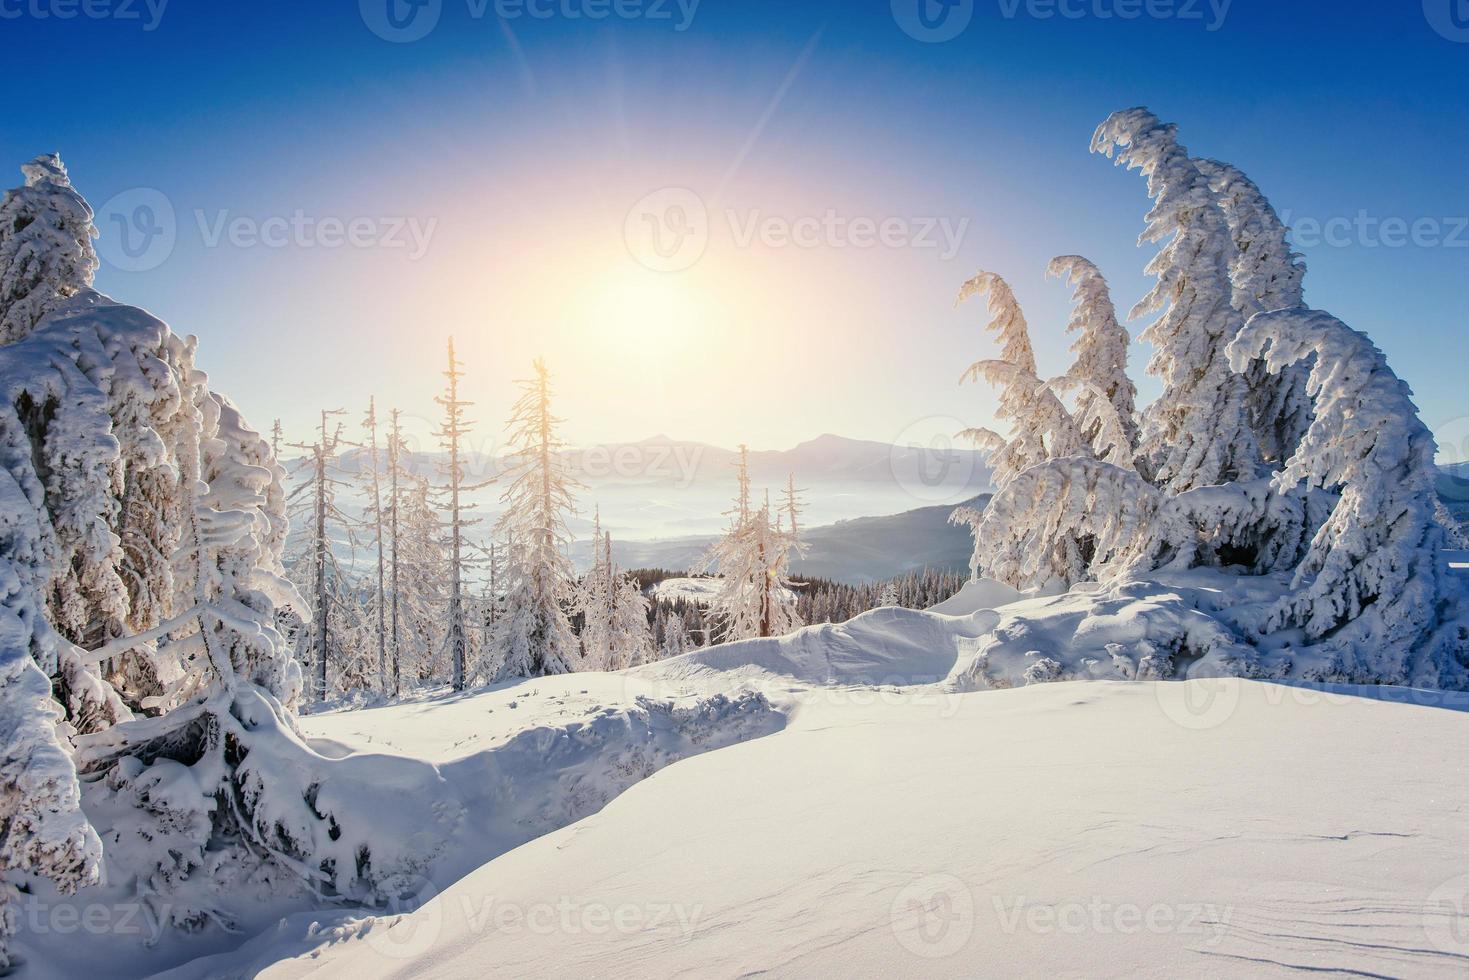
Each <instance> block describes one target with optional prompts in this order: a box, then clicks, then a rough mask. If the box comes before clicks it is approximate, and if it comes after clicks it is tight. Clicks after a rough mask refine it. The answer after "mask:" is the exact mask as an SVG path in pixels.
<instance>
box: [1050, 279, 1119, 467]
mask: <svg viewBox="0 0 1469 980" xmlns="http://www.w3.org/2000/svg"><path fill="white" fill-rule="evenodd" d="M1046 271H1047V274H1048V275H1050V276H1056V277H1062V278H1065V279H1066V280H1067V281H1068V282H1070V283H1071V285H1073V286H1074V287H1076V291H1075V295H1074V296H1073V297H1072V301H1073V302H1074V303H1075V307H1074V309H1073V310H1072V314H1071V322H1070V323H1068V324H1067V326H1066V330H1067V332H1069V333H1075V334H1076V335H1077V337H1076V341H1075V342H1074V343H1073V344H1072V345H1071V351H1072V353H1073V354H1075V355H1076V360H1075V362H1073V363H1072V365H1071V368H1070V369H1069V370H1068V371H1067V372H1066V379H1068V380H1072V381H1075V382H1078V383H1079V386H1080V389H1081V390H1080V391H1079V393H1078V395H1077V399H1076V411H1075V413H1074V414H1075V418H1076V424H1077V426H1078V427H1079V428H1080V429H1081V435H1082V438H1083V439H1084V440H1086V443H1087V445H1088V446H1090V447H1091V455H1093V456H1095V457H1097V458H1098V459H1102V460H1106V461H1107V462H1110V463H1116V464H1117V465H1118V466H1123V467H1127V468H1131V467H1132V465H1133V460H1132V457H1133V454H1134V452H1135V451H1136V449H1137V437H1138V425H1137V404H1136V403H1137V386H1136V385H1134V384H1133V383H1132V379H1131V378H1130V377H1128V375H1127V348H1128V345H1129V344H1130V343H1131V338H1130V337H1128V335H1127V330H1126V329H1125V328H1124V327H1123V326H1122V324H1120V323H1118V322H1117V310H1116V308H1115V307H1114V306H1113V305H1112V295H1111V293H1110V292H1109V291H1108V289H1107V280H1106V279H1105V278H1104V277H1103V276H1102V273H1101V270H1100V269H1098V268H1097V267H1096V265H1095V264H1093V263H1092V262H1091V260H1089V259H1085V258H1083V257H1082V256H1080V255H1061V256H1057V257H1056V258H1054V259H1052V260H1051V264H1050V266H1049V267H1048V268H1047V270H1046ZM1104 401H1105V402H1106V405H1105V406H1104V405H1103V404H1102V402H1104ZM1109 409H1110V410H1109ZM1113 426H1116V427H1120V433H1115V434H1114V433H1111V432H1110V431H1109V430H1110V428H1111V427H1113ZM1119 435H1120V437H1121V438H1120V439H1119V438H1118V436H1119Z"/></svg>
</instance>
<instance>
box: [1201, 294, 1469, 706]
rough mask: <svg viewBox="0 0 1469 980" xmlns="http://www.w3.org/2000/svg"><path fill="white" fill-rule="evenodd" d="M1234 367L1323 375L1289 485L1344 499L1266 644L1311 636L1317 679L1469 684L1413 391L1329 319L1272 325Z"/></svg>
mask: <svg viewBox="0 0 1469 980" xmlns="http://www.w3.org/2000/svg"><path fill="white" fill-rule="evenodd" d="M1230 354H1231V357H1232V358H1233V360H1234V362H1235V363H1236V364H1244V363H1245V362H1246V361H1247V360H1248V359H1250V358H1264V359H1265V362H1266V365H1267V366H1268V367H1269V369H1270V370H1271V371H1279V370H1281V369H1283V368H1285V367H1288V366H1290V365H1293V364H1299V363H1302V362H1311V363H1312V367H1311V374H1310V378H1309V392H1310V394H1311V396H1312V398H1313V399H1314V401H1315V407H1316V410H1315V417H1314V418H1313V420H1312V422H1311V425H1310V428H1309V429H1307V431H1306V433H1305V436H1304V438H1303V439H1302V440H1301V444H1300V446H1299V447H1298V448H1297V450H1296V452H1295V454H1294V455H1293V456H1292V457H1291V458H1290V460H1289V461H1287V463H1286V465H1285V468H1284V470H1282V471H1281V472H1280V473H1279V474H1278V476H1277V477H1276V483H1277V484H1278V486H1279V487H1280V488H1281V489H1282V490H1285V489H1289V488H1291V487H1294V486H1296V485H1298V484H1304V485H1305V486H1307V487H1315V488H1323V489H1326V490H1330V491H1335V492H1338V493H1339V494H1340V498H1339V500H1338V502H1337V503H1336V506H1335V507H1334V508H1333V509H1332V512H1331V515H1330V517H1329V518H1328V519H1327V520H1326V522H1325V523H1324V525H1323V526H1322V527H1321V529H1320V530H1319V531H1318V532H1317V533H1316V536H1315V538H1314V539H1313V540H1312V541H1311V544H1310V547H1309V549H1308V550H1307V553H1306V557H1305V560H1304V561H1302V562H1301V564H1300V566H1299V567H1298V568H1297V569H1296V572H1295V578H1294V582H1293V591H1292V593H1291V594H1289V595H1287V596H1286V597H1285V598H1283V599H1282V600H1281V601H1280V602H1279V603H1277V604H1276V605H1275V606H1274V607H1272V608H1271V609H1270V610H1269V614H1268V615H1267V616H1265V617H1264V618H1263V619H1262V620H1261V621H1260V622H1259V623H1257V624H1255V629H1256V631H1257V632H1259V633H1261V634H1268V633H1274V632H1278V631H1281V630H1290V629H1299V630H1301V631H1302V632H1303V634H1304V636H1305V639H1306V641H1307V647H1306V649H1305V650H1302V651H1301V655H1302V659H1303V660H1304V661H1306V662H1307V665H1306V666H1305V668H1304V671H1303V672H1304V673H1305V674H1306V675H1307V676H1308V677H1310V678H1312V679H1318V680H1336V681H1350V682H1357V683H1387V684H1413V685H1419V686H1426V687H1454V688H1462V687H1464V686H1466V684H1469V621H1466V619H1465V612H1466V610H1465V609H1464V608H1463V596H1462V590H1461V587H1460V585H1459V584H1458V582H1457V581H1456V580H1455V579H1454V578H1453V576H1452V575H1451V574H1450V573H1449V572H1448V570H1447V568H1446V567H1445V566H1444V564H1443V562H1442V557H1441V555H1440V552H1441V551H1442V550H1443V548H1444V547H1445V545H1446V543H1447V541H1446V537H1445V532H1444V530H1443V528H1442V526H1441V525H1440V523H1439V520H1438V516H1437V509H1436V500H1437V494H1436V490H1435V485H1436V477H1437V471H1436V469H1435V466H1434V454H1435V446H1434V441H1433V436H1432V434H1431V433H1430V432H1429V431H1428V428H1427V426H1425V425H1424V424H1423V422H1422V421H1421V420H1420V419H1419V417H1418V410H1417V407H1416V406H1415V405H1414V404H1413V401H1412V392H1411V391H1410V390H1409V388H1408V386H1407V384H1406V383H1404V382H1403V381H1401V380H1400V379H1399V378H1398V377H1397V376H1396V375H1395V374H1394V373H1393V372H1392V369H1391V368H1389V367H1388V365H1387V361H1386V359H1385V358H1384V357H1383V355H1382V352H1381V351H1380V350H1378V349H1377V348H1376V347H1375V346H1374V345H1373V344H1372V342H1371V340H1369V339H1368V337H1367V336H1366V335H1365V334H1363V333H1360V332H1358V331H1356V330H1353V329H1351V328H1350V327H1348V326H1347V325H1346V324H1344V323H1342V322H1341V321H1340V320H1338V319H1336V318H1335V317H1333V316H1331V315H1330V314H1328V313H1323V312H1321V311H1318V310H1309V309H1305V308H1297V309H1291V310H1277V311H1274V312H1270V313H1262V314H1260V315H1259V316H1256V317H1254V318H1253V319H1252V320H1251V321H1250V323H1249V325H1248V326H1247V327H1246V328H1245V330H1244V332H1243V333H1242V334H1241V335H1240V337H1239V339H1238V340H1236V341H1235V343H1234V345H1233V346H1232V347H1231V350H1230ZM1313 358H1314V361H1312V359H1313ZM1313 655H1315V657H1314V658H1313Z"/></svg>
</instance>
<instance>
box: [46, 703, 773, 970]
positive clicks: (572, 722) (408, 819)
mask: <svg viewBox="0 0 1469 980" xmlns="http://www.w3.org/2000/svg"><path fill="white" fill-rule="evenodd" d="M598 679H600V680H601V681H602V684H601V689H600V690H598V691H597V693H598V695H600V696H599V697H591V696H589V695H588V688H589V686H591V687H597V684H596V681H597V680H598ZM538 686H539V687H542V688H544V687H546V684H545V683H544V682H527V683H525V684H520V685H515V686H514V687H511V688H508V689H501V690H491V691H486V692H482V693H479V694H475V695H470V696H460V697H457V698H455V697H450V698H442V699H439V700H437V701H431V702H426V703H418V704H415V705H411V706H409V705H403V706H397V707H395V708H391V709H370V710H364V711H357V712H348V713H345V714H346V715H348V716H350V720H348V721H347V722H346V723H345V724H346V726H352V725H356V724H357V723H359V722H361V723H362V724H364V725H365V726H366V727H367V728H369V729H372V728H379V729H380V728H383V727H391V726H394V725H398V724H401V723H402V722H403V721H404V718H405V716H406V715H407V714H408V711H407V710H405V709H411V710H412V711H413V712H414V713H416V714H417V716H418V717H417V720H416V722H409V723H408V725H407V726H406V727H405V728H404V729H403V730H404V731H409V732H411V731H412V730H413V728H414V727H421V728H423V729H428V730H433V731H431V732H430V737H432V735H433V734H445V735H450V736H452V741H453V742H457V743H458V744H459V745H461V746H462V745H469V746H471V747H472V750H471V751H468V752H464V751H463V750H462V749H461V750H460V752H459V754H458V755H454V753H453V751H452V749H449V748H448V747H447V746H446V747H443V749H444V750H442V751H439V752H438V753H437V754H438V755H440V756H441V757H444V756H452V758H442V759H441V761H429V760H428V759H424V758H414V757H411V756H409V755H404V754H398V753H389V752H380V751H372V750H371V747H370V743H368V744H364V740H363V739H361V738H360V737H354V735H353V734H351V733H350V732H345V731H343V730H342V729H343V727H344V726H343V724H341V723H340V722H339V723H338V724H336V725H334V724H333V721H334V720H335V719H332V718H331V716H321V717H320V718H311V719H303V721H306V722H307V724H306V726H305V727H308V728H315V729H316V731H318V732H320V733H321V734H320V735H319V736H318V739H316V740H313V743H314V744H315V745H317V746H319V747H320V748H322V749H323V750H325V751H327V752H328V753H329V754H330V755H331V756H332V757H328V756H327V755H322V754H319V753H317V752H314V751H313V750H312V748H310V747H308V745H307V744H306V743H303V742H302V741H300V740H299V739H296V738H294V737H293V736H292V735H290V733H289V732H288V731H287V730H286V729H284V728H280V727H275V726H268V727H266V728H265V729H264V731H265V732H266V733H267V734H268V735H269V737H268V738H259V739H257V740H256V741H255V743H254V745H253V747H252V750H251V754H250V757H249V761H250V763H251V766H252V769H253V770H254V771H259V772H260V773H262V775H268V776H269V777H270V778H274V779H276V780H284V781H288V782H291V783H293V784H294V783H300V784H302V785H308V786H311V787H313V792H312V793H311V795H310V803H311V805H312V807H313V809H314V811H315V812H316V813H317V814H318V815H319V816H320V817H321V818H323V820H324V824H323V826H324V828H326V829H324V830H323V831H322V832H320V833H319V834H317V836H318V837H319V838H320V839H319V840H316V847H317V851H316V854H315V857H316V859H317V860H318V861H320V862H322V863H323V864H326V863H335V864H338V865H340V866H343V867H352V866H353V864H354V862H356V875H355V877H351V876H338V877H339V878H344V879H346V880H349V881H350V882H351V884H352V885H353V886H354V890H353V891H350V892H348V891H345V890H344V891H342V892H340V893H337V894H331V893H325V892H323V893H319V894H312V893H311V892H310V891H309V890H302V889H300V888H299V887H293V885H294V883H293V882H292V881H291V880H289V879H287V880H286V881H280V880H273V879H272V877H271V876H269V875H268V874H260V875H259V876H257V877H256V878H254V879H251V880H249V881H238V882H237V883H236V887H234V888H232V889H231V891H230V893H229V894H227V895H221V894H218V893H217V891H216V890H215V888H214V884H213V882H212V881H211V880H210V879H208V878H201V879H198V880H192V881H187V882H184V883H183V884H182V886H181V887H178V888H176V889H175V890H173V891H172V892H171V893H170V894H169V895H168V896H167V900H166V901H165V902H164V903H163V904H162V908H163V909H164V910H165V911H166V910H171V909H187V908H192V907H213V908H216V909H218V910H219V913H220V915H221V916H222V918H223V919H224V920H225V921H227V922H229V923H231V924H232V928H233V929H234V930H236V931H237V932H240V933H243V934H244V935H251V934H253V933H255V932H259V931H261V930H262V929H265V928H266V927H267V926H268V925H269V924H270V923H271V922H273V921H276V920H278V919H280V918H281V917H282V916H285V915H291V914H293V913H297V912H300V911H301V910H305V909H310V908H319V907H321V906H323V905H325V906H328V907H330V906H333V905H336V906H342V905H344V904H345V905H349V906H355V907H356V911H354V912H351V913H346V912H339V913H337V914H339V915H349V914H350V916H355V917H358V918H361V917H363V916H368V917H370V916H372V915H374V914H375V913H374V912H373V907H377V908H378V909H382V910H391V909H394V908H400V907H401V906H402V903H404V902H411V901H414V900H415V897H416V896H419V895H422V894H424V893H426V892H432V891H434V890H435V889H438V888H442V887H445V886H447V885H449V884H450V883H452V882H453V881H455V880H456V879H458V878H459V877H461V876H462V875H463V874H465V873H466V872H468V871H469V870H471V869H473V868H476V867H478V866H480V865H481V864H484V863H485V862H486V861H489V860H490V859H492V858H494V857H495V856H497V855H499V854H503V853H504V852H506V851H508V850H510V849H512V848H514V847H518V846H520V845H521V844H524V843H525V842H527V841H530V840H533V839H535V838H537V837H540V836H542V835H544V834H547V833H550V832H551V831H554V830H557V829H560V828H562V827H565V826H567V825H569V824H572V823H574V822H576V821H577V820H580V819H582V818H584V817H587V816H588V815H590V814H593V813H595V812H597V811H598V810H600V809H601V808H602V807H603V806H605V805H606V804H607V803H608V801H610V800H612V799H613V798H615V797H616V796H617V795H618V794H620V793H622V792H623V791H625V790H626V789H628V788H629V787H630V786H632V785H634V784H636V783H638V782H640V781H642V780H644V779H647V778H648V777H649V776H652V775H653V774H654V773H656V772H658V771H660V770H662V769H664V768H666V767H667V766H669V765H671V764H673V763H674V762H677V761H679V760H681V759H686V758H688V757H691V756H695V755H698V754H701V753H704V752H709V751H713V750H716V749H722V748H726V747H728V746H730V745H734V744H736V743H738V742H741V741H746V740H749V739H755V738H759V737H762V736H766V735H770V734H772V733H774V732H776V731H779V730H780V729H781V728H782V727H783V726H784V724H785V715H784V714H783V713H782V712H780V711H778V710H776V709H775V708H773V707H772V706H771V704H770V703H769V702H768V701H767V700H766V699H765V698H764V697H763V696H762V695H761V694H759V693H757V692H745V693H742V694H737V695H734V696H725V695H723V694H713V695H710V696H705V697H682V698H672V699H656V698H650V697H646V696H642V695H638V694H634V693H630V692H629V689H628V687H627V684H626V683H625V682H624V681H623V680H622V679H620V678H618V677H617V676H616V675H584V676H582V677H578V678H572V679H570V680H569V681H568V682H567V683H566V685H565V686H564V688H563V689H561V690H555V691H551V690H547V692H546V693H547V694H548V695H550V696H548V697H540V698H537V697H536V696H537V695H538V694H539V693H540V691H538V690H537V687H538ZM535 700H539V701H540V702H541V705H540V707H539V708H537V707H533V706H532V704H531V703H530V702H532V701H535ZM522 706H523V707H524V708H525V710H521V708H522ZM558 709H562V710H558ZM495 714H499V715H501V716H502V717H504V718H506V719H507V720H506V721H504V722H502V723H501V724H500V726H499V727H500V728H501V737H499V738H493V739H489V740H486V741H487V742H488V744H479V745H476V744H475V743H476V740H477V736H478V735H479V734H480V730H482V729H483V728H485V727H490V728H492V729H493V727H494V726H493V725H491V726H486V725H485V719H486V718H489V717H494V716H495ZM385 717H386V718H387V719H390V720H389V721H388V722H387V723H386V724H385ZM443 717H451V718H454V719H455V720H454V721H453V722H450V723H447V724H446V723H444V722H443V720H442V719H443ZM445 729H447V731H445ZM429 754H435V753H433V752H430V753H429ZM156 768H158V769H159V772H158V773H157V774H155V778H153V779H152V780H151V781H150V783H149V789H150V791H151V792H153V793H155V794H159V795H160V796H161V795H164V794H169V793H180V794H183V795H184V796H186V797H187V796H188V795H190V794H192V793H197V792H198V789H197V787H196V786H193V785H191V778H192V777H191V775H190V772H189V770H188V769H187V768H186V767H183V766H164V767H156ZM165 774H166V777H165ZM84 805H86V806H88V816H89V817H90V818H91V819H92V820H93V821H94V823H96V825H98V826H102V827H107V828H109V831H108V833H107V834H106V835H105V839H104V843H105V845H106V848H107V857H108V860H109V862H112V864H109V867H112V866H113V864H116V865H118V866H136V865H137V864H139V863H140V861H139V859H138V858H136V857H135V856H133V855H132V853H131V852H132V851H133V850H136V849H140V848H146V847H147V846H148V842H147V841H146V840H145V839H144V837H143V835H144V834H145V833H146V832H147V831H148V830H149V827H148V825H147V823H146V821H144V820H142V819H141V818H140V816H139V811H137V810H135V809H133V808H131V807H128V806H125V805H119V801H117V800H116V799H114V798H111V797H109V796H108V795H107V794H103V793H89V794H88V796H87V798H86V799H84ZM261 818H262V819H272V820H274V819H280V820H287V819H289V814H275V813H266V814H261ZM296 830H297V832H298V833H301V834H306V833H315V830H314V829H313V828H309V827H303V828H296ZM364 862H370V865H368V864H365V863H364ZM301 876H302V877H303V878H306V879H308V880H309V879H310V878H312V875H311V874H310V869H309V868H303V869H302V873H301ZM110 881H111V884H110V885H109V886H107V887H106V888H103V889H100V890H90V891H89V892H88V893H86V894H85V895H82V896H78V898H77V899H75V900H72V899H66V898H62V897H60V896H56V895H54V894H47V895H44V896H42V897H41V898H40V899H38V900H33V904H32V908H33V909H36V908H39V909H42V910H43V911H44V913H45V914H47V915H52V914H54V913H53V912H52V910H53V909H55V908H57V907H60V906H65V905H69V904H71V903H73V901H74V902H75V903H76V904H77V905H78V906H81V905H86V906H88V907H94V906H98V905H107V906H110V907H116V908H122V907H126V906H128V905H129V904H130V903H131V902H132V900H133V898H134V896H133V894H132V889H133V888H134V883H133V882H132V881H131V880H130V879H129V878H128V877H127V876H124V875H113V876H112V878H111V879H110ZM29 914H32V915H34V914H36V913H35V912H31V913H29ZM317 917H319V915H318V913H310V914H309V915H308V918H313V919H314V918H317ZM139 931H140V933H143V936H144V937H145V938H148V939H151V940H158V939H160V937H162V940H163V941H162V942H160V944H159V946H158V948H157V949H155V950H149V949H147V948H146V947H145V946H144V944H143V943H141V942H140V943H136V944H129V945H128V946H127V947H126V948H120V949H119V948H117V947H109V949H108V951H107V952H106V953H105V954H104V953H103V952H102V951H101V950H100V949H99V948H98V946H97V945H96V944H95V943H96V941H97V940H106V939H107V938H108V937H106V936H92V937H85V938H90V939H91V940H93V941H92V942H71V943H67V944H57V943H55V942H54V939H55V938H56V937H54V936H50V937H47V936H35V937H32V936H30V935H26V934H23V936H22V939H21V942H20V944H19V945H20V950H21V953H22V955H23V956H24V957H25V959H27V960H28V961H29V965H28V967H27V973H26V975H27V976H28V977H52V976H56V977H65V976H80V975H84V974H85V973H86V972H88V970H89V964H90V965H91V968H95V964H96V962H99V957H102V956H104V955H105V956H106V957H107V959H108V961H109V962H113V963H114V964H115V969H116V972H117V975H129V976H138V975H144V974H151V973H154V972H156V971H158V970H160V969H165V968H167V967H169V966H172V965H174V964H177V963H181V962H185V961H188V960H191V959H194V958H196V957H200V956H208V955H218V953H217V951H218V950H220V949H229V948H231V947H233V946H236V945H238V943H239V941H240V939H239V936H238V935H236V936H235V937H234V938H231V935H230V933H228V932H225V931H223V930H220V929H206V930H204V931H202V932H198V933H195V934H192V935H188V934H181V933H173V932H169V933H167V934H166V935H165V934H163V933H162V930H159V929H158V928H157V927H156V925H151V924H150V925H147V926H146V927H145V926H143V925H141V924H140V926H139ZM47 939H50V940H52V941H51V942H47ZM32 943H39V944H44V945H42V946H40V947H37V948H32V947H31V945H30V944H32Z"/></svg>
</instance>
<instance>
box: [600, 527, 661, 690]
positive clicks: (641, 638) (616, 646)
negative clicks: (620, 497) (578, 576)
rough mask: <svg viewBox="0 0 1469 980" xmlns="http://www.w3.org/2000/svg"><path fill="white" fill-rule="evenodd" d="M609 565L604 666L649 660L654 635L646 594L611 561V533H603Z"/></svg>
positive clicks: (619, 666)
mask: <svg viewBox="0 0 1469 980" xmlns="http://www.w3.org/2000/svg"><path fill="white" fill-rule="evenodd" d="M605 554H606V562H607V569H608V584H609V588H608V601H607V665H606V668H605V669H607V670H622V669H624V668H626V667H639V666H641V665H643V664H646V663H652V662H653V661H654V660H655V659H656V658H655V657H654V651H653V635H652V633H651V632H650V631H649V629H648V597H647V596H645V595H643V590H642V589H641V588H640V587H639V585H638V580H637V579H635V578H633V577H632V576H630V575H625V574H623V573H622V572H621V571H620V570H619V569H618V568H617V566H616V565H615V564H613V561H612V534H611V533H610V532H608V533H607V534H606V549H605Z"/></svg>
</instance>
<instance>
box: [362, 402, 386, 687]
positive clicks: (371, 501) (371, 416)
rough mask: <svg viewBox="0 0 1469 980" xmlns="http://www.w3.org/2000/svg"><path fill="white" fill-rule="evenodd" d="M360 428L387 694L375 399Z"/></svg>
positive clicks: (381, 673) (380, 665) (381, 676)
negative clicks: (375, 565)
mask: <svg viewBox="0 0 1469 980" xmlns="http://www.w3.org/2000/svg"><path fill="white" fill-rule="evenodd" d="M362 428H363V430H364V431H365V432H366V433H367V440H366V442H365V443H364V444H363V447H362V449H363V454H364V456H365V461H366V464H367V466H366V469H365V470H363V471H361V472H360V476H361V479H362V483H363V490H364V492H365V494H366V496H367V504H366V506H365V507H363V522H364V523H365V525H366V526H367V528H368V530H369V532H370V533H371V534H372V547H373V550H374V552H376V555H375V557H376V558H377V579H376V584H375V587H374V589H373V593H372V601H371V605H370V606H369V609H370V610H371V612H372V614H373V616H372V619H373V625H374V626H375V627H376V628H375V630H374V633H375V637H374V638H375V640H376V641H377V642H376V646H377V689H378V690H379V691H387V690H388V610H387V552H386V542H385V536H384V528H383V523H384V520H383V519H384V514H383V481H382V456H381V454H380V453H379V451H378V442H377V429H378V423H377V399H376V398H369V399H368V400H367V415H365V416H364V417H363V419H362Z"/></svg>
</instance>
